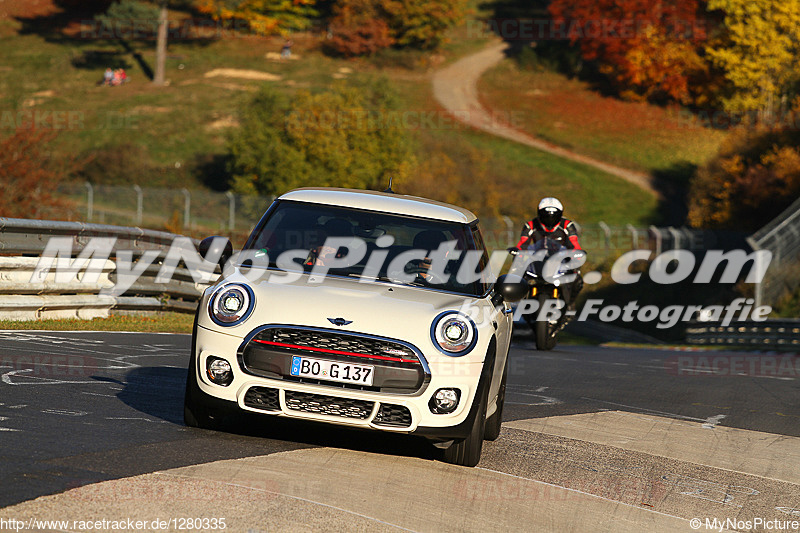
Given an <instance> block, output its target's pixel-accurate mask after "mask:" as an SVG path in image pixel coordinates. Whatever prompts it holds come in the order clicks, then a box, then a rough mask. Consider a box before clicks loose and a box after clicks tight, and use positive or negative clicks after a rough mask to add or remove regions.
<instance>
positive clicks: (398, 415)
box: [373, 403, 411, 427]
mask: <svg viewBox="0 0 800 533" xmlns="http://www.w3.org/2000/svg"><path fill="white" fill-rule="evenodd" d="M373 423H374V424H376V425H379V426H394V427H408V426H410V425H411V411H409V410H408V408H407V407H404V406H402V405H393V404H389V403H383V404H381V408H380V409H379V410H378V414H377V415H376V416H375V419H374V420H373Z"/></svg>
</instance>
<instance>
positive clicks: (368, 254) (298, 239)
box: [246, 201, 489, 296]
mask: <svg viewBox="0 0 800 533" xmlns="http://www.w3.org/2000/svg"><path fill="white" fill-rule="evenodd" d="M328 239H336V241H337V243H347V244H346V245H344V246H339V247H337V248H335V249H334V248H332V247H330V246H325V244H326V242H328V243H331V242H333V241H330V240H328ZM443 243H444V246H443V248H442V251H441V252H440V253H439V254H438V256H437V254H435V253H434V252H435V251H436V250H437V249H439V247H440V245H442V244H443ZM246 248H247V249H250V250H252V251H254V252H255V254H256V255H259V254H260V255H261V256H264V255H266V256H267V257H268V258H269V266H270V267H271V268H276V267H280V268H281V269H284V270H286V269H287V262H286V261H280V260H279V258H280V257H281V256H282V254H285V253H287V252H288V253H291V257H292V259H291V262H290V263H288V264H289V265H290V266H289V268H288V269H292V270H295V269H301V268H302V269H303V270H304V271H306V272H310V271H311V270H312V269H313V268H314V267H315V266H319V265H321V266H324V267H327V268H329V270H328V274H330V275H335V276H347V277H351V278H359V279H360V278H368V279H371V280H377V281H382V282H390V283H400V284H404V285H415V286H422V287H426V288H431V289H438V290H445V291H451V292H457V293H462V294H468V295H475V296H479V295H483V294H485V293H486V292H487V291H488V290H489V283H488V281H487V278H488V277H489V273H488V271H486V267H487V264H488V259H487V256H486V251H485V249H484V247H483V243H482V241H481V239H480V235H479V234H478V233H477V228H474V227H470V226H468V225H466V224H460V223H456V222H447V221H441V220H432V219H426V218H416V217H409V216H402V215H396V214H390V213H381V212H375V211H364V210H358V209H350V208H344V207H334V206H327V205H321V204H307V203H301V202H291V201H281V202H279V203H278V204H277V205H276V206H275V207H274V208H273V209H272V210H271V212H270V214H269V216H268V217H266V218H265V219H264V220H262V222H261V223H260V224H259V226H258V227H257V228H256V229H255V231H254V232H253V234H252V235H251V236H250V239H248V242H247V245H246ZM348 253H349V254H351V256H350V261H346V260H345V258H346V257H347V256H346V254H348ZM437 257H438V259H437ZM343 263H346V264H343ZM433 265H439V266H440V269H439V270H441V272H443V274H444V275H436V273H435V272H434V268H433ZM462 265H463V266H464V269H465V271H466V270H468V269H469V270H471V272H473V273H474V274H472V275H468V274H467V273H464V274H463V275H461V276H458V275H457V273H458V272H459V269H460V268H462Z"/></svg>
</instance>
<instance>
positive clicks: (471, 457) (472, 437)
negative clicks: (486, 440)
mask: <svg viewBox="0 0 800 533" xmlns="http://www.w3.org/2000/svg"><path fill="white" fill-rule="evenodd" d="M486 396H487V393H485V392H482V391H481V399H480V405H478V413H477V416H476V417H475V421H474V422H473V423H472V429H471V430H470V432H469V436H468V437H467V438H466V439H461V440H457V441H455V442H454V443H453V444H451V445H450V447H449V448H447V449H445V450H444V461H445V462H447V463H450V464H454V465H461V466H475V465H477V464H478V461H480V460H481V451H482V450H483V434H484V433H485V431H486Z"/></svg>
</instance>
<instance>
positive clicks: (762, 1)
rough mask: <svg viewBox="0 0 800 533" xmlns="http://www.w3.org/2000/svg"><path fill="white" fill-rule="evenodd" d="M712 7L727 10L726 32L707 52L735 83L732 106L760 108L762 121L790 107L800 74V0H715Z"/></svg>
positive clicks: (729, 101)
mask: <svg viewBox="0 0 800 533" xmlns="http://www.w3.org/2000/svg"><path fill="white" fill-rule="evenodd" d="M708 7H709V9H713V10H721V11H722V12H723V13H724V21H723V30H724V38H723V39H722V40H721V42H720V43H719V44H718V45H716V46H709V47H708V50H707V53H708V56H709V58H710V59H711V61H712V62H713V63H714V64H715V65H717V66H719V67H720V68H721V69H723V70H724V72H725V76H726V78H727V80H728V82H729V83H730V85H731V87H732V89H733V94H732V95H731V96H730V97H729V98H727V99H725V102H724V103H725V107H726V110H728V111H730V112H733V113H748V112H752V111H757V112H758V115H759V118H760V119H761V121H762V122H763V121H767V120H770V119H771V118H772V115H773V113H774V112H775V110H776V109H780V108H782V109H783V110H784V111H785V110H786V103H787V97H788V96H790V94H791V92H792V90H794V89H796V86H797V83H798V81H799V80H800V72H799V71H798V70H797V64H798V58H800V0H709V2H708Z"/></svg>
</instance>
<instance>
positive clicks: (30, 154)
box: [0, 129, 64, 218]
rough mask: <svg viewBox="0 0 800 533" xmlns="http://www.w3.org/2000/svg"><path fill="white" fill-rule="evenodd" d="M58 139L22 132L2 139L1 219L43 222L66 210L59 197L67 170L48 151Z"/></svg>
mask: <svg viewBox="0 0 800 533" xmlns="http://www.w3.org/2000/svg"><path fill="white" fill-rule="evenodd" d="M54 137H55V135H54V134H53V133H52V132H42V131H35V130H28V129H20V130H17V131H16V132H14V134H12V135H10V136H8V137H6V138H4V139H0V183H2V184H3V194H0V216H4V217H13V218H41V217H46V216H53V215H54V214H55V213H57V212H59V208H61V207H63V206H64V202H63V201H62V200H60V199H59V198H58V197H57V196H56V195H55V188H56V186H57V185H58V184H59V183H60V182H61V181H62V179H63V176H64V175H63V172H64V170H63V166H62V165H61V164H58V165H57V164H56V163H55V162H54V161H53V160H52V157H51V155H50V152H49V151H48V150H47V149H46V146H47V143H48V142H50V141H52V139H53V138H54Z"/></svg>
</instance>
